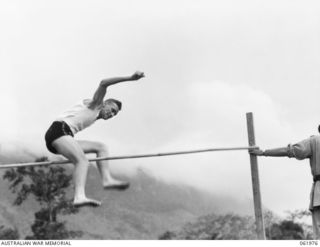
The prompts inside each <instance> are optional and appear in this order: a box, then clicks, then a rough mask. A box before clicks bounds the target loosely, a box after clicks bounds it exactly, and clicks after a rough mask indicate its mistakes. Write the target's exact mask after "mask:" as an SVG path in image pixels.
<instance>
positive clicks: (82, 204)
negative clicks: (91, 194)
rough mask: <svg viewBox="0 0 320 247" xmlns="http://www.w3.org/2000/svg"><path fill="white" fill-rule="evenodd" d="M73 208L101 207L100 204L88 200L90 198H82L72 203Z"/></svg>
mask: <svg viewBox="0 0 320 247" xmlns="http://www.w3.org/2000/svg"><path fill="white" fill-rule="evenodd" d="M73 206H74V207H76V208H81V207H99V206H101V202H100V201H97V200H94V199H90V198H84V199H80V200H74V201H73Z"/></svg>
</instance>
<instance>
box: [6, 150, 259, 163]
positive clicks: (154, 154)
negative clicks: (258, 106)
mask: <svg viewBox="0 0 320 247" xmlns="http://www.w3.org/2000/svg"><path fill="white" fill-rule="evenodd" d="M257 148H258V147H257V146H249V147H228V148H207V149H195V150H187V151H177V152H165V153H150V154H137V155H121V156H110V157H97V158H92V159H89V161H90V162H94V161H101V160H123V159H138V158H150V157H160V156H171V155H182V154H195V153H204V152H217V151H236V150H250V149H257ZM68 163H71V161H69V160H58V161H41V162H29V163H17V164H3V165H0V169H2V168H16V167H26V166H47V165H59V164H68Z"/></svg>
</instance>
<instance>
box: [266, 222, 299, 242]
mask: <svg viewBox="0 0 320 247" xmlns="http://www.w3.org/2000/svg"><path fill="white" fill-rule="evenodd" d="M269 232H270V235H269V236H267V237H268V238H269V239H273V240H275V239H278V240H284V239H285V240H292V239H305V238H304V231H303V228H302V226H301V225H299V224H298V223H295V222H294V221H291V220H283V221H281V222H280V223H274V224H273V225H272V226H271V228H270V230H269Z"/></svg>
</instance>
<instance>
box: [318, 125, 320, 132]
mask: <svg viewBox="0 0 320 247" xmlns="http://www.w3.org/2000/svg"><path fill="white" fill-rule="evenodd" d="M318 132H319V133H320V125H318Z"/></svg>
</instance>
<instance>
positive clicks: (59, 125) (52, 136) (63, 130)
mask: <svg viewBox="0 0 320 247" xmlns="http://www.w3.org/2000/svg"><path fill="white" fill-rule="evenodd" d="M66 135H70V136H72V137H73V133H72V131H71V129H70V127H69V125H68V124H66V123H65V122H63V121H62V122H59V121H54V122H53V123H52V124H51V126H50V128H49V129H48V130H47V132H46V135H45V140H46V145H47V148H48V150H49V151H50V152H52V153H54V154H57V153H58V152H57V150H56V149H55V148H54V147H53V146H52V142H53V141H54V140H56V139H58V138H60V137H61V136H66Z"/></svg>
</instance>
